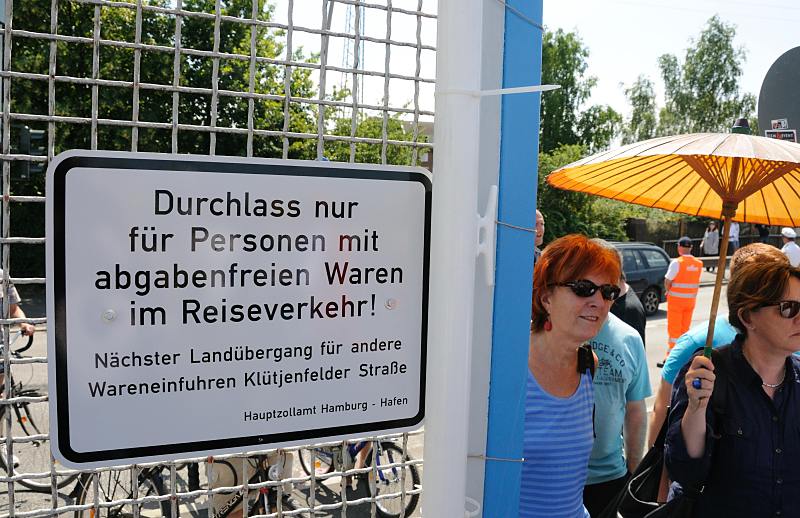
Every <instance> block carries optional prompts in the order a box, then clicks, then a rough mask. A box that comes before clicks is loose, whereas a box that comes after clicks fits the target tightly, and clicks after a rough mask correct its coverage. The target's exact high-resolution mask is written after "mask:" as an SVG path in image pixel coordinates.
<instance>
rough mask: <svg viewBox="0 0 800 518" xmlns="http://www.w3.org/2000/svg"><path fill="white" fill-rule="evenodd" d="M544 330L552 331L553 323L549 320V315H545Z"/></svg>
mask: <svg viewBox="0 0 800 518" xmlns="http://www.w3.org/2000/svg"><path fill="white" fill-rule="evenodd" d="M544 330H545V331H552V330H553V323H552V322H550V317H547V320H545V321H544Z"/></svg>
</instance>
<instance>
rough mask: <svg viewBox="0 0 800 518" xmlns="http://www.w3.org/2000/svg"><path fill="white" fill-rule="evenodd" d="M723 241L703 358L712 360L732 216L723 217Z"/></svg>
mask: <svg viewBox="0 0 800 518" xmlns="http://www.w3.org/2000/svg"><path fill="white" fill-rule="evenodd" d="M723 220H724V224H723V226H722V239H721V240H720V241H721V243H720V247H719V260H718V261H717V278H716V280H715V281H714V295H713V296H712V297H711V314H710V315H709V317H708V334H706V345H705V347H704V348H703V356H705V357H706V358H711V349H712V347H711V343H712V342H713V341H714V325H715V324H716V322H717V309H718V308H719V295H720V291H722V279H723V278H724V277H725V260H726V259H727V255H728V232H730V229H731V216H730V215H727V214H724V215H723Z"/></svg>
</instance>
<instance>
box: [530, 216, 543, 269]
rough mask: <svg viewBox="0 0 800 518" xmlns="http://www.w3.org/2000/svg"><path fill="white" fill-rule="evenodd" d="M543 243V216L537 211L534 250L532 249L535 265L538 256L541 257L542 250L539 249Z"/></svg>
mask: <svg viewBox="0 0 800 518" xmlns="http://www.w3.org/2000/svg"><path fill="white" fill-rule="evenodd" d="M543 242H544V215H542V213H541V212H539V211H538V210H537V211H536V239H535V240H534V245H536V246H534V248H533V264H536V261H538V260H539V256H540V255H542V249H541V248H539V247H540V246H542V243H543Z"/></svg>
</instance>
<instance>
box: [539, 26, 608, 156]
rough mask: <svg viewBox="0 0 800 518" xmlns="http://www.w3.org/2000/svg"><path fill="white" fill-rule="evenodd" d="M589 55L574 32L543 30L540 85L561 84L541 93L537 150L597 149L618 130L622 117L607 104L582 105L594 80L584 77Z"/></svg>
mask: <svg viewBox="0 0 800 518" xmlns="http://www.w3.org/2000/svg"><path fill="white" fill-rule="evenodd" d="M588 58H589V49H588V48H587V47H586V46H585V45H584V44H583V41H581V39H580V37H579V36H578V34H577V33H574V32H564V31H563V30H562V29H558V30H556V31H555V32H552V31H545V33H544V36H543V37H542V84H556V85H560V86H561V88H559V89H558V90H553V91H550V92H547V93H545V94H543V95H542V103H541V133H540V140H539V149H540V150H541V151H543V152H545V153H550V152H552V151H554V150H555V149H556V148H558V147H559V146H561V145H573V144H579V145H582V146H584V147H585V148H586V150H587V151H590V152H593V151H596V150H600V149H603V148H605V147H608V145H609V144H610V143H611V141H612V140H613V139H614V137H615V136H616V134H617V133H618V131H619V128H620V125H621V122H622V117H621V116H620V115H619V113H617V112H616V111H614V110H613V109H612V108H611V107H610V106H598V105H595V106H590V107H588V108H586V107H585V106H584V105H585V103H586V101H588V99H589V97H590V95H591V93H592V88H594V86H595V84H596V83H597V80H596V78H594V77H591V76H590V77H586V76H585V73H586V69H587V67H588V62H587V60H588Z"/></svg>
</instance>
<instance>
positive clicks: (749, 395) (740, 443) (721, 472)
mask: <svg viewBox="0 0 800 518" xmlns="http://www.w3.org/2000/svg"><path fill="white" fill-rule="evenodd" d="M719 350H720V352H721V353H722V354H723V355H725V358H726V359H725V364H726V365H729V366H730V368H729V369H726V375H727V378H728V380H729V381H728V385H727V394H726V398H725V409H724V410H725V413H724V415H723V416H722V417H720V418H718V417H715V414H714V412H712V411H711V405H709V407H708V411H707V412H706V422H707V426H706V448H705V454H704V455H703V457H701V458H699V459H692V458H690V457H689V455H688V453H687V452H686V444H685V442H684V440H683V434H682V432H681V419H682V418H683V415H684V413H685V412H686V407H687V405H688V397H687V394H686V386H685V384H684V377H685V375H686V371H687V370H688V367H689V366H688V365H686V366H684V368H683V369H682V370H681V372H680V374H678V377H677V378H676V379H675V391H674V392H673V398H672V408H673V410H672V412H670V415H669V430H668V432H667V439H666V446H665V462H666V465H667V469H668V470H669V473H670V477H671V478H672V479H673V480H675V481H677V482H679V483H680V484H681V485H683V486H684V487H701V486H705V487H704V488H703V491H702V493H701V494H700V496H699V498H698V499H697V501H696V503H695V507H694V514H693V516H695V517H703V518H714V517H718V516H719V517H723V516H724V517H726V518H728V517H730V518H737V517H742V518H762V517H763V518H766V517H768V516H769V517H774V516H784V517H785V516H798V513H799V512H800V511H798V510H800V464H798V460H799V459H800V387H798V385H800V360H798V359H797V358H796V357H795V356H791V357H789V358H787V359H786V377H785V378H784V382H783V385H782V386H781V388H779V389H778V390H777V391H776V392H775V395H774V398H773V399H770V398H769V396H767V394H766V393H765V392H764V390H763V389H762V388H761V383H762V381H763V380H762V379H761V377H760V376H759V375H758V374H756V372H755V371H754V370H753V368H752V367H751V366H750V364H749V363H748V362H747V360H746V359H745V358H744V355H743V354H742V337H741V335H739V336H737V337H736V339H735V340H734V342H733V343H732V344H731V345H728V346H725V347H723V348H720V349H719ZM715 368H719V367H718V366H717V363H715ZM715 435H716V436H717V437H719V439H715V438H714V436H715Z"/></svg>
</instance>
